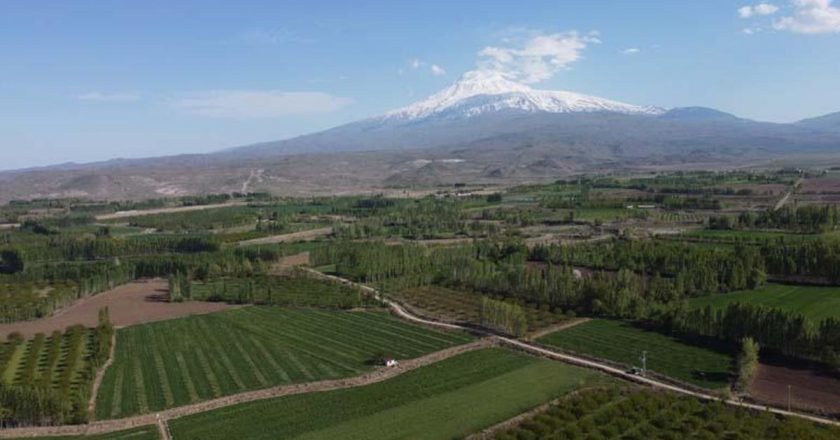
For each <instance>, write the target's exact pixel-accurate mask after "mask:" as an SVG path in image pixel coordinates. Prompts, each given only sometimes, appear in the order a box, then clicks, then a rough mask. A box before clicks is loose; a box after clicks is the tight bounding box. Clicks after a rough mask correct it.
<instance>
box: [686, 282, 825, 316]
mask: <svg viewBox="0 0 840 440" xmlns="http://www.w3.org/2000/svg"><path fill="white" fill-rule="evenodd" d="M738 302H744V303H751V304H760V305H764V306H768V307H774V308H780V309H783V310H786V311H788V312H791V313H796V314H801V315H803V316H805V317H806V318H808V319H811V320H813V321H821V320H823V319H826V318H840V287H819V286H794V285H787V284H767V285H765V286H763V287H760V288H758V289H755V290H746V291H740V292H732V293H727V294H721V295H710V296H704V297H700V298H693V299H691V300H690V301H689V305H691V307H698V308H700V307H706V306H709V305H710V306H712V307H715V308H724V307H726V306H727V305H729V304H733V303H738Z"/></svg>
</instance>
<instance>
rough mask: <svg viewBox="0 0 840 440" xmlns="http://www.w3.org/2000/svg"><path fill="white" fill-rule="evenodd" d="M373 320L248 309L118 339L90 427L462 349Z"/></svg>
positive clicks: (133, 330) (380, 317) (431, 334)
mask: <svg viewBox="0 0 840 440" xmlns="http://www.w3.org/2000/svg"><path fill="white" fill-rule="evenodd" d="M468 340H469V337H468V336H467V335H465V334H460V333H439V332H435V331H431V330H427V329H424V328H419V327H414V326H411V325H408V324H405V323H403V322H401V321H398V320H397V319H395V318H392V317H390V316H389V315H387V314H384V313H379V312H334V311H321V310H286V309H279V308H273V307H247V308H242V309H237V310H232V311H228V312H222V313H216V314H211V315H202V316H193V317H189V318H184V319H178V320H171V321H163V322H159V323H153V324H147V325H141V326H135V327H130V328H127V329H124V330H120V331H118V333H117V352H116V357H115V361H114V364H113V365H112V366H111V368H110V369H109V370H108V373H107V374H106V376H105V378H104V381H103V384H102V388H101V390H100V393H99V395H98V397H97V407H96V413H97V414H96V415H97V417H98V418H110V417H123V416H127V415H131V414H137V413H144V412H148V411H155V410H159V409H162V408H167V407H172V406H180V405H185V404H189V403H192V402H196V401H201V400H206V399H211V398H214V397H220V396H224V395H230V394H235V393H239V392H243V391H247V390H254V389H260V388H266V387H269V386H273V385H280V384H287V383H295V382H308V381H314V380H321V379H332V378H340V377H348V376H353V375H357V374H360V373H361V372H363V371H365V370H368V369H370V368H371V367H372V366H371V365H370V361H371V360H372V359H374V358H376V357H378V356H381V355H383V354H387V355H391V356H394V357H396V358H398V359H406V358H414V357H418V356H421V355H423V354H426V353H429V352H433V351H437V350H441V349H443V348H446V347H449V346H452V345H456V344H458V343H463V342H466V341H468Z"/></svg>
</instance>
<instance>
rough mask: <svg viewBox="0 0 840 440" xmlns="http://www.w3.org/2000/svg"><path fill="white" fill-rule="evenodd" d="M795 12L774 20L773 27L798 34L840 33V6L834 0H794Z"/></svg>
mask: <svg viewBox="0 0 840 440" xmlns="http://www.w3.org/2000/svg"><path fill="white" fill-rule="evenodd" d="M792 3H793V8H794V11H793V14H792V15H788V16H786V17H782V18H780V19H778V20H776V21H775V22H773V28H775V29H776V30H780V31H789V32H794V33H797V34H831V33H840V8H838V7H836V6H834V5H833V4H832V3H833V2H832V0H793V1H792Z"/></svg>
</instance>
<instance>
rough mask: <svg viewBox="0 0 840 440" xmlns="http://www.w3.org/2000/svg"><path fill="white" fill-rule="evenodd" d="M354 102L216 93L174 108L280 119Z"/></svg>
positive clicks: (316, 95) (313, 95)
mask: <svg viewBox="0 0 840 440" xmlns="http://www.w3.org/2000/svg"><path fill="white" fill-rule="evenodd" d="M352 102H353V101H352V100H351V99H349V98H341V97H336V96H333V95H330V94H329V93H324V92H281V91H276V90H215V91H208V92H201V93H197V94H193V95H190V96H187V97H184V98H180V99H176V100H174V101H173V102H172V104H173V105H174V106H175V107H176V108H178V109H180V110H183V111H185V112H187V113H191V114H195V115H200V116H209V117H216V118H235V119H256V118H277V117H281V116H288V115H294V114H307V113H328V112H332V111H336V110H339V109H341V108H343V107H346V106H347V105H350V104H351V103H352Z"/></svg>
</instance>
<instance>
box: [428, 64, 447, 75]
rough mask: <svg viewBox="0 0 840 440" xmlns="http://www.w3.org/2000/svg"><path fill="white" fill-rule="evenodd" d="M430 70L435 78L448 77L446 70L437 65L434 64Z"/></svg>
mask: <svg viewBox="0 0 840 440" xmlns="http://www.w3.org/2000/svg"><path fill="white" fill-rule="evenodd" d="M429 70H430V71H431V72H432V75H434V76H442V75H446V70H445V69H444V68H443V67H440V66H438V65H437V64H432V66H431V67H430V68H429Z"/></svg>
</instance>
